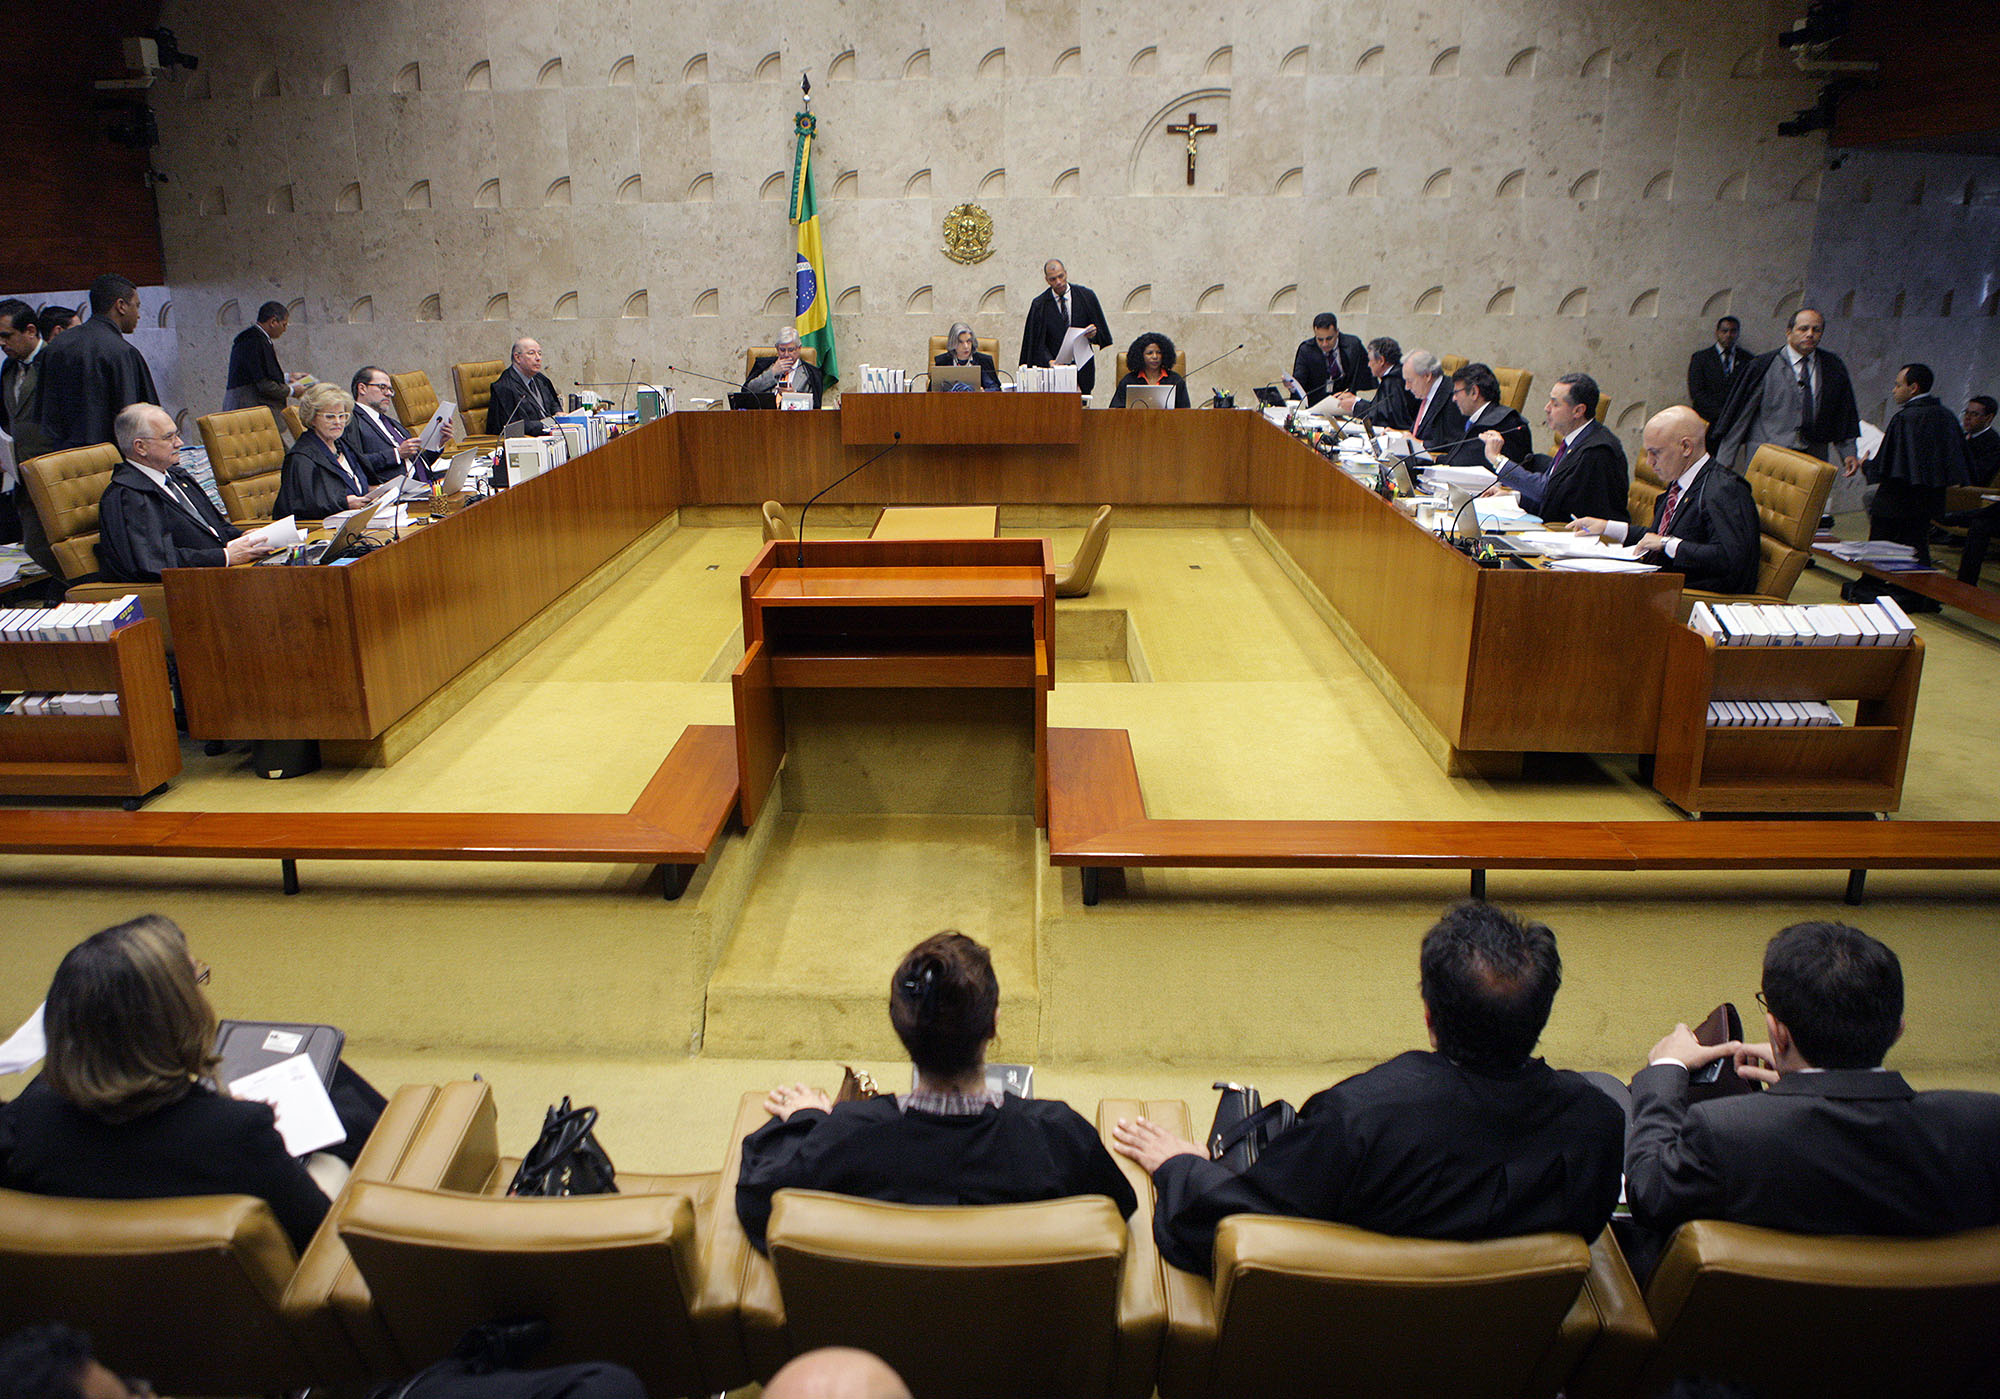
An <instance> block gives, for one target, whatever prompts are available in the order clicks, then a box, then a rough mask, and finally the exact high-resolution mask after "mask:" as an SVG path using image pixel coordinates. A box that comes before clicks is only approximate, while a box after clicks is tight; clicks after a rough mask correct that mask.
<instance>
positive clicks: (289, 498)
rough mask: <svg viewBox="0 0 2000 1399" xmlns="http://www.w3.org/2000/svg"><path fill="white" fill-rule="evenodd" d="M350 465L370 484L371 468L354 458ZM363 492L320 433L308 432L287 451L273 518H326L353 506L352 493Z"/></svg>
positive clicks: (273, 505) (272, 514) (272, 511)
mask: <svg viewBox="0 0 2000 1399" xmlns="http://www.w3.org/2000/svg"><path fill="white" fill-rule="evenodd" d="M347 464H348V465H349V466H351V467H353V468H354V469H355V470H356V471H358V472H360V473H361V479H362V482H363V483H364V484H366V482H367V479H368V473H367V468H365V467H364V466H362V464H361V463H360V462H359V461H357V460H356V459H355V458H353V457H349V458H348V459H347ZM362 494H364V492H363V491H362V490H361V489H359V488H357V487H356V486H355V484H354V482H353V481H351V480H349V479H348V476H347V473H346V472H344V471H342V470H341V469H340V467H339V466H338V465H337V464H336V463H335V462H334V459H333V452H332V450H331V449H329V448H328V447H327V445H326V443H324V442H322V441H320V440H319V435H318V434H317V433H314V432H311V431H308V432H307V433H306V434H305V436H303V437H301V438H299V440H298V441H296V442H294V443H293V444H292V449H291V450H290V451H289V452H287V453H285V464H284V466H283V468H282V469H281V471H280V474H279V477H278V498H277V499H276V500H274V501H272V502H271V518H272V519H274V520H277V519H283V518H284V517H285V516H287V515H296V516H298V517H299V518H300V519H302V520H324V519H325V518H326V517H327V516H328V515H338V514H340V513H341V512H342V511H343V510H347V509H349V508H351V507H349V505H348V503H347V498H348V497H349V496H351V495H362Z"/></svg>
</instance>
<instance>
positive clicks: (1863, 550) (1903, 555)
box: [1822, 539, 1918, 570]
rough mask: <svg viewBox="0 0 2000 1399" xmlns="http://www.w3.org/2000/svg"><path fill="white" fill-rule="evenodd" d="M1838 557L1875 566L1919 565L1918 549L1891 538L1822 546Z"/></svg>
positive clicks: (1909, 566)
mask: <svg viewBox="0 0 2000 1399" xmlns="http://www.w3.org/2000/svg"><path fill="white" fill-rule="evenodd" d="M1822 547H1824V548H1825V550H1826V552H1827V553H1829V554H1831V555H1833V556H1834V557H1835V558H1837V559H1846V560H1847V561H1848V562H1849V563H1865V564H1870V565H1872V566H1873V567H1875V568H1892V569H1911V570H1914V569H1916V568H1917V567H1918V565H1917V551H1916V550H1915V549H1913V548H1911V547H1910V546H1909V545H1907V544H1898V543H1896V542H1895V541H1894V540H1889V539H1854V540H1848V541H1847V542H1845V543H1841V542H1835V543H1832V544H1827V545H1824V546H1822Z"/></svg>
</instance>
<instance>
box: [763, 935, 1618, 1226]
mask: <svg viewBox="0 0 2000 1399" xmlns="http://www.w3.org/2000/svg"><path fill="white" fill-rule="evenodd" d="M999 1005H1000V982H999V980H998V978H996V977H995V976H994V975H993V959H992V958H991V957H990V956H989V955H988V954H987V951H986V949H985V948H984V947H982V946H980V945H979V944H978V943H977V942H974V941H973V940H972V939H971V938H969V937H966V936H965V935H964V934H962V933H954V932H943V933H938V934H936V935H935V936H933V937H929V938H926V939H924V940H923V941H922V942H920V943H918V944H917V945H916V946H915V947H914V948H912V949H911V950H910V953H909V955H908V956H907V957H905V958H903V964H902V965H901V966H900V967H898V968H897V969H896V974H895V976H894V977H893V978H892V979H891V981H890V983H889V1022H890V1023H891V1024H892V1025H894V1026H895V1028H896V1035H897V1037H898V1038H900V1039H901V1040H902V1041H903V1045H904V1047H905V1048H906V1049H908V1050H909V1052H910V1061H911V1063H912V1064H914V1065H915V1066H916V1086H915V1088H914V1089H913V1090H912V1091H911V1092H909V1093H901V1094H897V1095H895V1096H893V1097H892V1096H889V1095H887V1094H885V1095H883V1096H881V1097H877V1098H868V1099H864V1100H861V1101H859V1102H850V1103H839V1104H835V1103H833V1102H832V1101H831V1100H830V1099H829V1098H828V1097H827V1095H826V1094H824V1093H822V1092H820V1091H819V1090H817V1089H813V1088H808V1087H806V1086H805V1085H804V1084H792V1085H791V1086H789V1087H779V1088H774V1089H772V1090H771V1095H770V1097H768V1098H767V1099H765V1103H764V1106H765V1107H766V1108H767V1109H769V1111H770V1113H771V1115H772V1117H773V1119H774V1120H773V1121H771V1122H767V1123H765V1124H764V1125H763V1126H762V1127H760V1128H758V1129H757V1130H756V1131H755V1132H752V1133H751V1134H750V1135H749V1136H747V1137H745V1138H744V1139H743V1171H742V1175H741V1177H740V1179H739V1181H738V1184H737V1187H736V1213H737V1216H738V1217H739V1218H740V1219H741V1220H742V1221H743V1230H744V1232H745V1233H746V1234H748V1235H749V1236H750V1241H751V1242H752V1243H754V1244H755V1245H756V1246H757V1247H758V1248H759V1249H760V1250H761V1249H762V1248H763V1247H764V1227H765V1225H766V1223H767V1222H768V1221H769V1220H770V1217H771V1196H772V1195H773V1194H774V1193H776V1192H777V1191H779V1190H782V1189H784V1188H785V1187H786V1186H798V1187H801V1188H803V1189H808V1190H832V1191H837V1192H839V1193H841V1194H843V1195H861V1196H865V1197H867V1198H869V1199H873V1200H893V1201H900V1202H902V1203H905V1204H915V1205H998V1204H1007V1203H1010V1202H1018V1201H1024V1200H1055V1199H1060V1198H1062V1197H1064V1196H1069V1195H1107V1196H1109V1197H1110V1198H1111V1200H1112V1201H1113V1203H1115V1204H1116V1205H1117V1206H1118V1210H1119V1213H1121V1214H1125V1215H1130V1214H1131V1213H1132V1211H1133V1210H1134V1209H1135V1208H1137V1206H1138V1200H1137V1197H1136V1196H1135V1195H1134V1194H1133V1191H1132V1186H1131V1183H1130V1182H1129V1181H1127V1180H1126V1179H1125V1176H1124V1174H1123V1173H1122V1172H1121V1171H1120V1170H1119V1169H1118V1164H1117V1163H1116V1162H1115V1161H1113V1160H1112V1159H1111V1154H1110V1153H1109V1152H1107V1151H1106V1150H1105V1149H1104V1144H1103V1142H1102V1141H1101V1140H1100V1139H1099V1138H1098V1135H1097V1131H1096V1129H1095V1128H1093V1127H1092V1126H1091V1125H1090V1123H1088V1122H1086V1121H1085V1120H1084V1119H1083V1118H1082V1117H1080V1116H1079V1115H1078V1114H1077V1113H1076V1112H1075V1111H1074V1110H1073V1109H1071V1108H1070V1107H1069V1105H1068V1104H1066V1103H1059V1102H1053V1101H1048V1100H1033V1099H1023V1098H1014V1097H1007V1096H1003V1095H1002V1094H1001V1093H1000V1092H999V1091H998V1090H997V1089H991V1088H989V1087H987V1083H986V1047H987V1045H988V1044H990V1043H991V1042H992V1040H993V1036H994V1033H995V1023H994V1016H995V1013H996V1012H997V1010H998V1008H999ZM1597 1096H1598V1097H1599V1098H1602V1096H1603V1095H1602V1094H1598V1095H1597Z"/></svg>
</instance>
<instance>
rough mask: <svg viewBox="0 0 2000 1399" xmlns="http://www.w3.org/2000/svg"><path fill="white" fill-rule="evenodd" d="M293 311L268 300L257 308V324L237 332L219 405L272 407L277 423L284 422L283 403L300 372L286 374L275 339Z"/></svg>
mask: <svg viewBox="0 0 2000 1399" xmlns="http://www.w3.org/2000/svg"><path fill="white" fill-rule="evenodd" d="M291 323H292V313H291V312H290V311H287V310H286V309H285V303H284V302H282V301H267V302H265V303H264V304H263V305H262V306H259V307H258V308H257V323H256V324H255V325H247V326H245V327H243V329H242V330H240V331H238V332H237V333H236V339H235V340H233V341H232V342H230V346H229V375H228V378H227V380H226V381H225V382H224V384H223V392H222V406H223V408H224V409H225V410H228V409H232V408H255V407H257V406H259V405H260V404H261V405H262V406H264V407H266V408H268V409H270V410H271V416H272V417H274V418H276V419H277V420H278V423H279V425H280V426H283V424H284V421H285V403H286V401H287V400H288V399H290V398H291V396H292V393H293V391H294V390H295V389H296V387H297V386H298V385H299V384H301V383H303V382H304V381H305V377H306V376H305V375H303V374H286V373H285V367H284V366H283V365H282V364H280V363H278V338H279V337H280V336H282V335H283V334H284V333H285V331H286V330H287V329H288V328H289V327H290V326H291Z"/></svg>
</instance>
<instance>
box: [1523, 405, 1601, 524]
mask: <svg viewBox="0 0 2000 1399" xmlns="http://www.w3.org/2000/svg"><path fill="white" fill-rule="evenodd" d="M1500 484H1501V485H1503V486H1507V487H1509V488H1511V489H1513V490H1517V491H1519V492H1520V493H1521V508H1522V509H1524V510H1526V511H1527V512H1528V513H1529V514H1531V515H1539V516H1541V517H1542V518H1543V519H1544V520H1549V521H1552V522H1553V521H1561V520H1573V519H1575V518H1576V517H1577V516H1579V515H1594V516H1596V517H1597V518H1598V519H1600V520H1623V519H1625V518H1626V507H1625V500H1626V488H1627V486H1629V485H1630V484H1631V481H1630V473H1629V472H1628V471H1627V470H1626V466H1625V447H1624V444H1623V443H1621V442H1620V441H1619V440H1618V434H1617V433H1615V432H1613V431H1611V430H1610V429H1609V428H1607V427H1605V426H1604V424H1602V423H1600V422H1597V421H1595V420H1594V419H1593V420H1590V421H1587V422H1585V423H1584V425H1583V426H1582V427H1580V428H1578V429H1577V430H1576V431H1575V432H1574V433H1573V434H1571V441H1570V443H1569V447H1568V450H1566V451H1565V452H1564V453H1563V456H1562V461H1561V462H1556V461H1555V459H1554V458H1553V457H1551V456H1548V455H1546V454H1544V453H1541V452H1537V453H1535V454H1534V455H1533V456H1531V457H1528V458H1527V459H1526V460H1524V461H1522V462H1520V463H1519V464H1518V465H1515V466H1509V467H1505V468H1503V469H1502V470H1501V472H1500Z"/></svg>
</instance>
